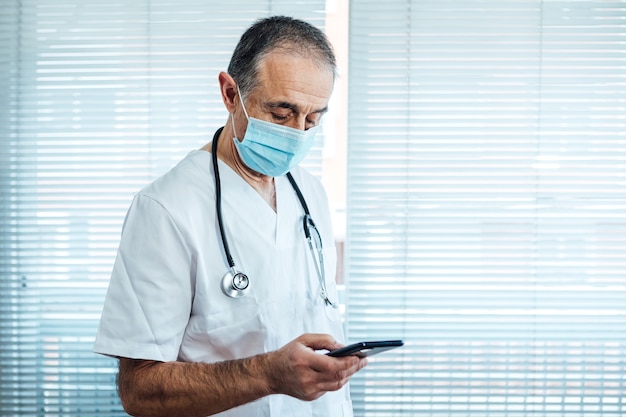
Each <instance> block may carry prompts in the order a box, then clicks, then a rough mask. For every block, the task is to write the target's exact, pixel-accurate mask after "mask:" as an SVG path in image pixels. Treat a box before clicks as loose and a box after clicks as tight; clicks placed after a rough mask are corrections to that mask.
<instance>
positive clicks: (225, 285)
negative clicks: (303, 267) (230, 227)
mask: <svg viewBox="0 0 626 417" xmlns="http://www.w3.org/2000/svg"><path fill="white" fill-rule="evenodd" d="M222 130H223V128H220V129H218V130H217V132H215V135H213V143H212V144H211V153H212V155H211V157H212V159H213V173H214V176H215V211H216V213H217V224H218V227H219V229H220V236H221V238H222V246H223V248H224V254H225V255H226V262H228V267H229V268H230V270H229V271H227V272H226V274H224V276H223V277H222V280H221V287H222V291H223V292H224V294H226V295H227V296H229V297H232V298H240V297H243V296H245V295H246V294H248V293H249V292H250V278H248V276H247V275H246V274H244V273H243V272H241V271H238V270H237V268H236V266H235V261H234V260H233V257H232V255H231V253H230V248H229V247H228V241H227V239H226V233H225V232H224V222H223V220H222V187H221V182H220V172H219V168H218V166H217V141H218V139H219V136H220V133H222ZM286 176H287V179H288V180H289V183H290V184H291V186H292V187H293V189H294V191H295V192H296V195H297V196H298V200H299V201H300V205H302V208H303V209H304V217H303V219H302V226H303V228H304V236H305V238H306V240H307V242H308V244H309V249H310V251H311V256H312V257H313V263H314V265H315V270H316V272H317V277H318V279H319V283H320V288H321V294H320V295H321V297H322V299H323V300H324V303H325V304H326V305H327V306H331V307H334V308H337V305H336V304H335V303H333V302H332V301H331V300H330V298H329V297H328V291H327V289H326V277H325V275H326V273H325V270H324V255H323V246H322V236H321V235H320V232H319V230H318V229H317V226H316V225H315V222H314V221H313V218H312V217H311V213H310V212H309V207H308V206H307V204H306V201H305V200H304V196H303V195H302V192H301V191H300V188H299V187H298V184H296V181H295V180H294V179H293V176H292V175H291V173H290V172H288V173H287V174H286ZM314 246H315V247H314Z"/></svg>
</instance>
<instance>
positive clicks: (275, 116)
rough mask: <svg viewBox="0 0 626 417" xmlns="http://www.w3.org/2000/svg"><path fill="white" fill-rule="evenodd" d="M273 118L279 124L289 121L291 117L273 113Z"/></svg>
mask: <svg viewBox="0 0 626 417" xmlns="http://www.w3.org/2000/svg"><path fill="white" fill-rule="evenodd" d="M272 118H273V119H274V120H275V121H277V122H284V121H285V120H287V119H289V116H288V115H283V114H278V113H272Z"/></svg>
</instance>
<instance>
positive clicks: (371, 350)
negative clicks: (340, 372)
mask: <svg viewBox="0 0 626 417" xmlns="http://www.w3.org/2000/svg"><path fill="white" fill-rule="evenodd" d="M403 345H404V342H403V341H402V340H377V341H368V342H358V343H353V344H351V345H348V346H344V347H342V348H339V349H336V350H332V351H330V352H328V353H327V355H328V356H333V357H341V356H348V355H356V356H359V357H361V358H364V357H366V356H372V355H376V354H377V353H380V352H384V351H386V350H389V349H394V348H397V347H400V346H403Z"/></svg>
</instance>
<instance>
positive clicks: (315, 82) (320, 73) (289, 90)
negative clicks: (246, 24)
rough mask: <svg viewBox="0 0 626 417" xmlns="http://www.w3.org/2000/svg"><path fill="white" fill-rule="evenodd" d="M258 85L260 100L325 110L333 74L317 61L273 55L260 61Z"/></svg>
mask: <svg viewBox="0 0 626 417" xmlns="http://www.w3.org/2000/svg"><path fill="white" fill-rule="evenodd" d="M258 69H259V72H258V79H257V80H258V85H257V87H256V88H255V89H254V92H253V95H256V96H257V97H256V98H257V99H258V100H261V101H284V102H287V103H292V104H295V105H297V106H299V107H303V108H309V109H313V108H314V109H317V108H324V107H326V106H327V104H328V99H329V98H330V95H331V93H332V89H333V83H334V75H333V71H332V69H331V68H330V67H327V66H321V65H320V64H319V63H318V62H317V61H316V60H313V59H311V58H306V57H301V56H299V55H297V54H295V55H293V54H292V55H289V54H286V53H283V52H272V53H270V54H268V55H267V56H266V57H265V58H263V59H262V60H261V61H260V62H259V68H258Z"/></svg>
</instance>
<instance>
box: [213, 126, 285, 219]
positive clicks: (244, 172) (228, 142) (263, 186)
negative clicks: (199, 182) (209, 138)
mask: <svg viewBox="0 0 626 417" xmlns="http://www.w3.org/2000/svg"><path fill="white" fill-rule="evenodd" d="M234 137H235V136H234V132H233V129H232V128H231V127H230V123H226V126H224V129H223V130H222V132H221V133H220V135H219V138H218V143H217V157H218V158H219V159H220V160H222V161H223V162H224V163H226V165H228V166H229V167H230V168H231V169H232V170H233V171H235V172H236V173H237V175H239V176H240V177H241V178H243V180H244V181H245V182H247V183H248V184H249V185H250V186H251V187H252V188H254V190H255V191H256V192H257V193H259V195H260V196H261V197H263V199H264V200H265V201H266V202H267V204H269V206H270V207H271V208H272V209H273V210H274V211H276V187H275V185H274V177H268V176H267V175H263V174H259V173H258V172H256V171H253V170H251V169H250V168H248V167H247V166H246V164H244V162H243V161H242V160H241V157H240V156H239V152H237V148H236V147H235V144H234V143H233V138H234ZM202 150H205V151H208V152H211V143H208V144H206V145H205V146H204V147H202Z"/></svg>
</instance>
